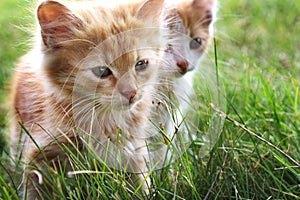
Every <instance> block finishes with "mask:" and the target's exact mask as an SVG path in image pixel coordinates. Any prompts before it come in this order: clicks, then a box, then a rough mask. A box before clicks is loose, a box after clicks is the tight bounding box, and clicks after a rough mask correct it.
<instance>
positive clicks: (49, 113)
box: [11, 0, 167, 199]
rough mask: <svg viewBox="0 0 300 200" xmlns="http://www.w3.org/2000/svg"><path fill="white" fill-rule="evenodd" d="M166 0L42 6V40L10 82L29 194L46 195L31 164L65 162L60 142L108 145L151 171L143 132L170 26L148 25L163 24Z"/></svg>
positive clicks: (14, 138) (100, 149) (135, 168)
mask: <svg viewBox="0 0 300 200" xmlns="http://www.w3.org/2000/svg"><path fill="white" fill-rule="evenodd" d="M163 4H164V1H163V0H148V1H146V2H144V3H131V4H127V5H126V6H124V5H117V4H113V5H111V4H107V5H104V4H102V5H101V4H100V5H98V4H93V3H81V4H76V3H74V4H70V5H68V6H67V5H64V4H61V3H59V2H56V1H51V0H50V1H45V2H43V3H41V4H40V5H39V6H38V9H37V18H38V22H39V25H40V35H38V36H37V38H39V41H38V42H37V45H36V46H35V47H34V48H33V50H31V51H30V52H29V53H28V54H27V55H25V56H24V57H23V58H22V60H21V62H20V63H19V65H18V68H17V69H16V74H15V80H14V89H13V107H14V115H15V117H14V124H13V126H12V128H13V130H12V133H11V146H12V150H11V151H12V154H14V155H17V154H22V159H23V161H24V162H25V163H26V164H27V166H26V173H25V184H27V187H25V193H24V194H27V196H26V197H27V199H35V198H38V197H40V196H42V192H41V191H39V190H38V189H37V188H39V187H40V186H39V185H38V183H37V182H38V181H37V177H36V175H35V174H34V173H33V172H34V171H39V170H40V169H41V168H43V169H48V168H49V167H51V165H50V166H48V164H49V163H51V164H52V165H55V163H56V162H67V155H66V153H65V152H64V151H63V150H62V148H61V144H65V146H68V147H69V148H70V149H71V150H72V148H73V146H72V145H73V144H75V145H76V146H77V148H78V149H79V150H82V149H83V146H84V145H86V144H87V145H91V146H92V148H93V149H94V151H95V152H96V153H98V154H99V156H100V157H102V158H104V155H105V152H106V150H107V149H106V148H109V149H108V150H109V152H113V156H112V157H109V158H107V159H108V161H107V162H108V165H109V164H111V165H113V161H114V160H115V156H116V155H117V154H118V153H119V152H121V153H122V155H121V156H120V157H117V160H118V159H124V160H123V162H124V165H128V164H129V165H130V167H129V168H128V170H131V171H129V172H144V171H146V167H147V166H146V164H147V163H146V161H145V159H147V158H145V156H147V149H146V148H145V146H146V145H145V137H147V136H145V135H144V134H143V133H144V132H145V129H147V127H148V118H149V114H150V112H151V108H152V106H151V105H152V99H153V97H152V95H153V94H154V93H155V91H156V86H157V84H156V83H157V82H158V80H159V76H160V74H161V73H163V70H162V71H160V68H163V67H162V65H163V62H162V61H163V58H164V51H163V50H164V49H165V46H166V45H167V41H166V39H165V38H166V34H167V33H165V32H164V31H162V30H166V29H158V28H151V27H166V23H167V22H165V21H164V20H163V17H162V16H165V15H167V14H166V13H165V12H167V11H165V10H164V9H163ZM149 27H150V28H149ZM19 122H21V123H22V124H23V125H22V126H23V128H21V127H20V126H19V124H18V123H19ZM25 129H26V130H28V132H27V133H26V131H25ZM118 137H120V139H119V140H118ZM19 138H20V141H21V142H19ZM18 143H19V144H20V145H17V144H18ZM116 143H118V145H116ZM20 149H22V150H23V151H22V152H20ZM74 152H75V150H74ZM103 154H104V155H103ZM110 162H111V163H110ZM52 167H53V166H52ZM122 167H124V166H120V168H122ZM141 179H143V174H142V175H141ZM146 183H147V182H146ZM44 186H45V187H47V186H46V185H44Z"/></svg>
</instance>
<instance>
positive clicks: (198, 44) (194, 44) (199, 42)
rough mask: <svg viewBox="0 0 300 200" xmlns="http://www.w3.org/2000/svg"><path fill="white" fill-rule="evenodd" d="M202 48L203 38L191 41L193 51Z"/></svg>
mask: <svg viewBox="0 0 300 200" xmlns="http://www.w3.org/2000/svg"><path fill="white" fill-rule="evenodd" d="M201 46H202V39H201V38H198V37H197V38H194V39H193V40H191V41H190V48H191V49H199V48H200V47H201Z"/></svg>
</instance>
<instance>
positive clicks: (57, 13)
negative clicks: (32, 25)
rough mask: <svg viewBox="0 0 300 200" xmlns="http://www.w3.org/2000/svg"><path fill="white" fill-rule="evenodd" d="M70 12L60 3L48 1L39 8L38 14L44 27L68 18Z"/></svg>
mask: <svg viewBox="0 0 300 200" xmlns="http://www.w3.org/2000/svg"><path fill="white" fill-rule="evenodd" d="M69 12H70V10H69V9H68V8H66V7H65V6H64V5H62V4H60V3H58V2H55V1H46V2H44V3H42V4H41V5H40V6H39V8H38V11H37V14H38V19H39V22H40V24H41V25H43V24H45V23H51V22H53V21H55V20H56V19H58V18H66V17H67V13H69Z"/></svg>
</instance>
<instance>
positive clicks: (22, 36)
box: [0, 0, 300, 199]
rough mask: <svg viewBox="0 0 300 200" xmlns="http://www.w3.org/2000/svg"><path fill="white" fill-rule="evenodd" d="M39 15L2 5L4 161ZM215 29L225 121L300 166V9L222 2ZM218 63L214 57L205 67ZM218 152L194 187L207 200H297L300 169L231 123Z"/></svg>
mask: <svg viewBox="0 0 300 200" xmlns="http://www.w3.org/2000/svg"><path fill="white" fill-rule="evenodd" d="M34 7H35V5H34V3H32V2H30V1H25V0H24V1H23V0H1V1H0V13H1V14H0V102H1V107H0V155H1V154H2V155H3V156H2V157H0V161H1V159H3V160H4V159H5V158H6V155H5V153H3V147H4V144H5V142H4V133H5V131H7V130H5V127H6V123H7V122H8V121H9V119H8V118H7V109H6V108H7V106H6V105H5V104H4V99H5V97H6V96H7V94H8V93H7V92H6V91H7V88H9V85H10V84H11V83H10V79H9V78H10V77H11V75H12V73H13V70H14V66H15V63H16V61H17V59H18V58H19V57H20V56H21V55H23V54H24V53H25V52H26V50H27V49H28V47H29V46H30V44H31V43H30V42H29V41H31V40H30V38H31V36H32V32H31V31H29V30H34V29H33V27H34V26H35V24H34V14H33V12H32V11H33V10H34ZM216 27H217V40H216V41H217V43H216V44H217V52H218V63H219V74H220V77H221V79H222V81H223V83H224V87H225V92H226V95H227V99H226V101H227V112H228V114H229V115H230V116H231V117H232V118H234V119H235V120H237V121H239V122H241V123H243V124H245V125H246V126H247V127H248V128H249V129H251V130H253V131H255V132H256V133H258V134H259V135H261V136H262V137H264V138H265V139H266V140H268V141H269V142H271V143H273V144H274V145H276V146H277V147H278V148H280V149H282V150H283V151H284V152H285V153H286V154H288V155H290V156H292V157H293V158H294V159H295V160H296V161H298V162H300V100H299V99H300V96H299V86H300V39H299V37H300V3H299V2H298V1H287V0H286V1H282V0H264V1H261V0H239V1H235V0H220V1H219V14H218V22H217V24H216ZM208 60H210V61H208ZM213 60H214V52H213V51H210V52H209V54H208V56H207V58H206V61H205V62H209V63H213ZM217 145H218V146H217V147H216V149H215V150H214V152H213V153H212V154H211V155H210V156H211V157H210V158H207V160H208V161H207V162H208V163H210V164H211V165H212V167H211V168H210V170H211V172H208V171H207V169H206V168H201V167H199V169H197V170H200V168H201V169H202V170H203V171H199V174H201V175H199V176H200V177H201V179H196V180H194V181H195V182H197V183H198V182H199V184H200V186H199V187H200V188H201V191H203V194H205V193H206V192H212V193H213V194H214V195H213V196H214V197H215V198H216V199H229V198H234V199H300V192H299V191H300V169H299V167H297V166H294V165H293V164H292V163H290V162H289V161H288V160H286V159H285V158H284V156H282V155H281V154H280V153H278V152H277V151H275V150H274V149H272V148H271V147H270V146H268V145H266V144H264V143H262V142H261V141H259V140H257V139H255V138H253V137H251V136H249V135H248V134H247V133H245V132H244V131H242V130H241V129H239V128H238V127H236V126H235V125H234V124H232V123H230V122H226V123H225V126H224V128H223V132H222V135H221V137H220V140H219V141H218V143H217ZM196 164H197V163H196ZM195 167H197V166H195ZM0 172H1V170H0ZM216 174H217V175H216ZM0 177H1V176H0ZM201 180H206V181H207V182H209V181H211V182H212V183H213V184H211V182H210V183H207V185H205V183H206V182H205V181H204V182H201ZM200 182H201V183H200ZM201 184H202V185H201ZM211 186H214V187H213V188H212V190H211V188H210V187H211ZM203 194H202V195H201V196H203ZM0 197H1V196H0Z"/></svg>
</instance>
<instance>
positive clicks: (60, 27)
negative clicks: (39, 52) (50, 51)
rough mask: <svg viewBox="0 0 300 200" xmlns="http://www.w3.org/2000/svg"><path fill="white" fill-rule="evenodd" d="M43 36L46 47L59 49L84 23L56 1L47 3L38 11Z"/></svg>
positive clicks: (40, 6) (42, 4) (41, 5)
mask: <svg viewBox="0 0 300 200" xmlns="http://www.w3.org/2000/svg"><path fill="white" fill-rule="evenodd" d="M37 17H38V20H39V24H40V26H41V34H42V38H43V42H44V44H45V46H46V47H49V48H57V47H59V46H60V45H59V43H60V42H63V41H65V40H68V39H71V38H72V36H73V34H74V32H73V31H74V30H75V29H78V28H79V27H80V26H82V21H81V20H80V19H79V18H78V17H76V16H75V15H74V14H73V13H72V12H71V11H70V10H69V9H68V8H67V7H66V6H64V5H62V4H60V3H58V2H56V1H51V0H50V1H45V2H43V3H41V4H40V5H39V7H38V9H37Z"/></svg>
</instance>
